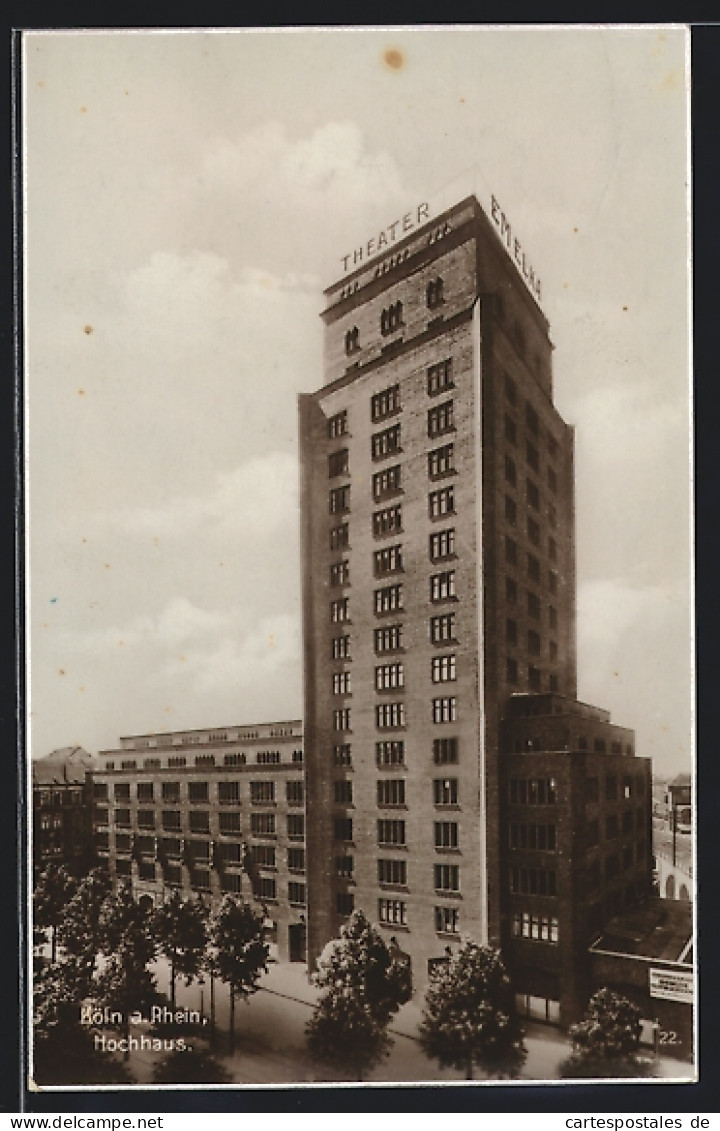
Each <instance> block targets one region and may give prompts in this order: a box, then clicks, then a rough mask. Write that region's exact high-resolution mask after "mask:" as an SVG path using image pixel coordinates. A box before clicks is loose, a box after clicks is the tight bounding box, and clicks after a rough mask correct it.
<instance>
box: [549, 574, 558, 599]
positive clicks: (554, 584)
mask: <svg viewBox="0 0 720 1131" xmlns="http://www.w3.org/2000/svg"><path fill="white" fill-rule="evenodd" d="M548 589H549V591H550V592H551V593H552V594H555V593H557V591H558V575H557V572H556V571H555V570H554V569H549V570H548Z"/></svg>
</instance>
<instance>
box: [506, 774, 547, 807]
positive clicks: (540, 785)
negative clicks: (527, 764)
mask: <svg viewBox="0 0 720 1131" xmlns="http://www.w3.org/2000/svg"><path fill="white" fill-rule="evenodd" d="M556 801H557V783H556V781H555V778H511V779H510V804H511V805H554V804H555V803H556Z"/></svg>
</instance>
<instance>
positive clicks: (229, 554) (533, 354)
mask: <svg viewBox="0 0 720 1131" xmlns="http://www.w3.org/2000/svg"><path fill="white" fill-rule="evenodd" d="M20 44H21V46H20V59H19V64H18V66H19V72H20V85H21V104H20V118H21V138H20V146H21V151H22V156H21V175H22V186H21V193H22V209H23V215H22V232H21V242H22V262H23V295H22V319H23V321H22V341H23V355H24V367H23V373H22V404H23V420H24V437H23V451H24V466H23V489H24V516H23V517H24V530H25V560H26V568H25V593H24V610H25V620H26V636H25V654H26V673H25V674H26V680H27V696H26V713H25V734H26V740H27V741H26V746H27V749H26V752H25V754H26V758H25V766H26V775H25V778H26V780H25V800H26V808H27V813H28V825H29V834H28V844H27V857H26V872H27V892H28V904H29V915H30V925H31V930H30V932H29V938H28V954H27V967H28V1002H27V1025H28V1033H27V1041H28V1049H29V1055H28V1062H27V1064H26V1065H25V1076H26V1086H27V1087H28V1088H29V1089H30V1090H31V1091H36V1092H37V1091H47V1092H61V1091H63V1090H68V1089H74V1090H77V1089H78V1088H85V1089H93V1090H96V1089H106V1088H107V1089H117V1090H132V1089H148V1088H151V1089H157V1090H158V1092H161V1091H162V1090H163V1089H169V1088H172V1089H177V1088H188V1089H190V1088H199V1087H209V1086H212V1087H216V1086H222V1087H225V1088H227V1089H228V1090H232V1089H243V1088H249V1087H252V1088H262V1087H267V1088H274V1087H278V1086H293V1087H308V1088H312V1087H316V1086H319V1085H321V1086H324V1087H325V1086H327V1085H341V1084H345V1085H347V1084H353V1085H358V1084H363V1085H378V1084H380V1085H383V1084H384V1085H403V1084H408V1085H410V1084H418V1083H429V1084H436V1083H442V1084H444V1085H451V1086H457V1087H466V1086H467V1085H468V1083H469V1082H473V1083H474V1084H475V1086H481V1085H487V1086H489V1087H492V1086H494V1085H497V1084H498V1083H500V1082H502V1084H504V1085H505V1086H507V1085H508V1084H512V1085H517V1087H518V1088H522V1087H523V1085H528V1084H533V1083H534V1084H537V1083H552V1084H561V1083H562V1082H572V1083H577V1082H579V1081H585V1082H591V1083H597V1084H606V1083H608V1082H628V1081H635V1082H639V1083H645V1082H649V1083H658V1082H666V1083H672V1082H694V1081H697V1080H698V1069H697V1066H698V1047H697V1015H696V1013H697V1011H696V1005H697V1000H698V986H699V982H700V980H701V971H699V970H698V968H697V962H696V950H695V938H696V933H697V931H696V912H697V908H696V899H695V894H696V892H695V876H696V866H695V846H696V820H695V812H696V797H695V769H696V766H695V756H696V752H695V731H694V725H695V724H694V711H693V701H694V662H693V654H694V624H693V557H692V555H693V512H692V456H693V440H692V431H691V428H692V379H691V301H690V300H691V294H690V267H689V260H690V230H691V220H690V211H689V207H690V203H689V202H690V182H691V171H690V160H689V143H690V96H689V91H690V57H689V30H688V28H687V27H684V26H682V25H670V24H663V25H611V24H606V25H586V26H584V25H573V26H561V25H541V24H538V25H533V26H522V25H513V26H509V25H507V26H502V25H489V24H488V25H482V24H477V25H462V26H455V25H451V24H448V25H436V26H424V27H420V26H417V27H413V26H387V27H351V26H348V27H332V28H330V27H302V28H300V27H298V28H292V27H286V28H236V29H228V28H222V29H212V28H202V29H201V28H180V29H170V28H168V29H147V28H143V29H139V28H138V29H133V28H127V29H108V30H102V29H95V30H82V29H62V28H60V29H48V30H40V29H38V30H32V31H31V30H27V31H25V32H23V33H22V35H21V39H20ZM158 1102H159V1103H162V1099H161V1097H159V1098H158Z"/></svg>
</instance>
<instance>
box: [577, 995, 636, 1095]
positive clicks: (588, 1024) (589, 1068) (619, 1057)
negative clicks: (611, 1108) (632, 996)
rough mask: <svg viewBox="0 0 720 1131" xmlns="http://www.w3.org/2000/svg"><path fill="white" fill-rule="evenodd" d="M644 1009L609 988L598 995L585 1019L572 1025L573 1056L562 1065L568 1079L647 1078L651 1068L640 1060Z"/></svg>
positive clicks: (592, 998) (590, 1005) (591, 1003)
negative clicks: (641, 1019) (642, 1011)
mask: <svg viewBox="0 0 720 1131" xmlns="http://www.w3.org/2000/svg"><path fill="white" fill-rule="evenodd" d="M641 1016H642V1014H641V1011H640V1009H639V1008H638V1007H637V1006H636V1005H634V1004H633V1003H632V1002H631V1001H629V1000H628V999H627V998H625V997H622V996H621V995H620V994H616V993H614V992H613V991H612V990H609V989H607V988H605V989H601V990H598V991H597V993H595V994H594V995H593V996H592V997H591V999H590V1001H589V1003H588V1007H587V1009H586V1011H585V1017H584V1018H583V1020H582V1021H579V1022H578V1023H577V1024H576V1025H571V1026H570V1029H569V1031H568V1035H569V1037H570V1040H571V1041H572V1044H573V1051H572V1055H571V1056H570V1057H568V1059H567V1060H565V1061H564V1062H563V1064H562V1065H561V1066H560V1072H561V1075H562V1076H564V1077H573V1078H578V1077H584V1076H585V1077H595V1076H601V1077H628V1076H645V1075H647V1074H648V1071H649V1069H648V1066H647V1065H646V1064H644V1063H642V1062H640V1061H639V1060H638V1058H637V1057H638V1052H639V1048H640V1018H641Z"/></svg>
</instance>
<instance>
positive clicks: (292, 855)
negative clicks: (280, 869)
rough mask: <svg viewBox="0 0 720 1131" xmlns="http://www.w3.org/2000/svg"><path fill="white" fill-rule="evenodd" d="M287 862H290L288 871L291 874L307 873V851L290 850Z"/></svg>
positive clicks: (300, 849)
mask: <svg viewBox="0 0 720 1131" xmlns="http://www.w3.org/2000/svg"><path fill="white" fill-rule="evenodd" d="M287 861H288V870H289V871H290V872H304V871H305V849H304V848H288V854H287Z"/></svg>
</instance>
